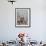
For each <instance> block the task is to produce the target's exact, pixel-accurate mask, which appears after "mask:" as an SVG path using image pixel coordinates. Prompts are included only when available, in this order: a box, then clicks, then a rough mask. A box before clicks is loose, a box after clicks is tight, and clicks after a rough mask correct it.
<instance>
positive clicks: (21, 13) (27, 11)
mask: <svg viewBox="0 0 46 46" xmlns="http://www.w3.org/2000/svg"><path fill="white" fill-rule="evenodd" d="M15 27H24V28H25V27H31V8H15Z"/></svg>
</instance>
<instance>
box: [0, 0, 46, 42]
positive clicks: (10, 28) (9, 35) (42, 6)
mask: <svg viewBox="0 0 46 46" xmlns="http://www.w3.org/2000/svg"><path fill="white" fill-rule="evenodd" d="M15 8H31V27H30V28H16V27H15ZM19 32H26V33H29V34H30V35H31V36H30V37H31V38H32V39H33V40H37V41H40V40H46V1H45V0H17V1H16V3H14V4H13V5H12V4H11V3H10V2H8V1H7V0H0V40H11V39H12V40H15V39H16V37H17V34H18V33H19Z"/></svg>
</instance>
